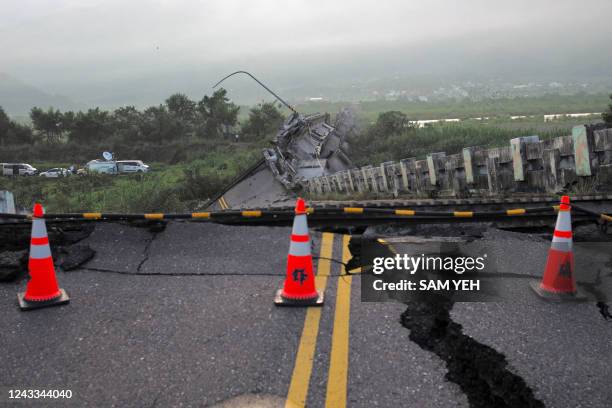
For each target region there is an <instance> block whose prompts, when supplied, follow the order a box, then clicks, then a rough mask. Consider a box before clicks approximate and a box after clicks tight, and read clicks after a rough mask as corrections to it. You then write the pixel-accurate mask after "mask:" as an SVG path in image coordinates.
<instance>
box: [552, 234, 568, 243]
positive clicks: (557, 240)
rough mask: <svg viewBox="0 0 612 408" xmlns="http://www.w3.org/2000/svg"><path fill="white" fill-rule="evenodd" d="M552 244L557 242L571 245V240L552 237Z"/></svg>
mask: <svg viewBox="0 0 612 408" xmlns="http://www.w3.org/2000/svg"><path fill="white" fill-rule="evenodd" d="M552 242H559V243H569V244H571V243H572V239H571V238H563V237H557V236H555V235H553V239H552Z"/></svg>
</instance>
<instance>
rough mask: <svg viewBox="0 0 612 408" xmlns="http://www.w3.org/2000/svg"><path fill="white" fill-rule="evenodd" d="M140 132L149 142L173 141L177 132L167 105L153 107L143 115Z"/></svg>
mask: <svg viewBox="0 0 612 408" xmlns="http://www.w3.org/2000/svg"><path fill="white" fill-rule="evenodd" d="M142 118H143V120H142V122H141V125H140V132H141V133H142V136H143V137H144V138H146V139H147V140H150V141H154V142H163V141H166V140H171V139H172V138H173V137H174V136H175V134H176V132H175V130H176V129H175V123H176V122H175V121H174V120H173V118H172V115H170V113H169V112H168V109H167V108H166V106H165V105H159V106H151V107H149V108H147V109H146V110H145V111H144V112H143V114H142Z"/></svg>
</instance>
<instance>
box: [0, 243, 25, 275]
mask: <svg viewBox="0 0 612 408" xmlns="http://www.w3.org/2000/svg"><path fill="white" fill-rule="evenodd" d="M27 267H28V251H27V250H22V251H4V252H0V282H12V281H15V280H17V279H19V278H21V277H23V276H25V272H26V271H27Z"/></svg>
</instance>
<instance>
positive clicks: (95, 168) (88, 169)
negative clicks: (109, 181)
mask: <svg viewBox="0 0 612 408" xmlns="http://www.w3.org/2000/svg"><path fill="white" fill-rule="evenodd" d="M87 173H100V174H117V162H115V161H107V160H97V159H96V160H92V161H90V162H88V163H87V164H86V165H85V168H83V169H80V170H79V171H78V172H77V174H80V175H85V174H87Z"/></svg>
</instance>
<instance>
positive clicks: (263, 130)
mask: <svg viewBox="0 0 612 408" xmlns="http://www.w3.org/2000/svg"><path fill="white" fill-rule="evenodd" d="M284 120H285V118H284V116H283V114H282V113H281V111H280V110H279V109H278V108H277V107H276V104H275V103H269V102H268V103H263V104H260V105H259V106H256V107H254V108H252V109H251V110H250V111H249V118H248V119H247V120H246V122H244V123H243V124H242V134H243V135H244V136H245V137H247V138H251V139H261V138H264V137H266V136H268V135H270V134H273V133H275V132H277V131H278V128H279V127H280V126H281V124H282V123H283V121H284Z"/></svg>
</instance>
